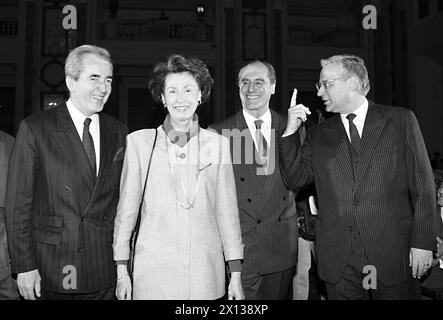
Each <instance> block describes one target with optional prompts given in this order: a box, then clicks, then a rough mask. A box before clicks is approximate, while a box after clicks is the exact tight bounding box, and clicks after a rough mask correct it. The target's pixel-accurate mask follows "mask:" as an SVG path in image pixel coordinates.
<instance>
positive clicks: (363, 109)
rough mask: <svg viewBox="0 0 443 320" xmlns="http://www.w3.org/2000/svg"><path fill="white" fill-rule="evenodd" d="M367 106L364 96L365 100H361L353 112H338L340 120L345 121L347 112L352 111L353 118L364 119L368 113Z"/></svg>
mask: <svg viewBox="0 0 443 320" xmlns="http://www.w3.org/2000/svg"><path fill="white" fill-rule="evenodd" d="M368 108H369V102H368V99H366V98H365V100H364V101H363V103H362V104H361V105H360V106H359V107H358V108H357V109H356V110H354V111H353V112H349V113H342V114H340V116H341V119H342V121H345V120H346V121H347V119H346V117H347V115H348V114H350V113H353V114H355V120H357V121H362V120H363V121H364V120H365V119H366V114H367V113H368Z"/></svg>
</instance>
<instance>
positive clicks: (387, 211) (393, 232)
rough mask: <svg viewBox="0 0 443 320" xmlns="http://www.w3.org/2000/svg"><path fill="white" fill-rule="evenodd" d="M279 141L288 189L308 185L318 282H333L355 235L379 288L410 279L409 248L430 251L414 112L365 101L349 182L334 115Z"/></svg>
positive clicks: (424, 157)
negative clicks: (312, 191) (315, 209)
mask: <svg viewBox="0 0 443 320" xmlns="http://www.w3.org/2000/svg"><path fill="white" fill-rule="evenodd" d="M299 141H300V140H299V137H298V134H297V133H296V134H293V135H291V136H289V137H286V138H284V139H283V141H282V147H283V150H285V153H284V157H283V159H282V160H283V161H282V166H283V168H284V170H285V171H286V173H287V175H288V180H289V181H290V184H291V185H292V186H299V185H301V184H304V183H306V182H307V181H309V180H311V179H314V180H315V185H316V189H317V194H318V200H319V210H320V213H319V222H318V224H317V226H316V249H317V255H318V263H319V274H320V276H321V277H322V278H323V279H324V280H326V281H327V282H330V283H335V282H337V281H338V280H339V278H340V277H341V275H342V272H343V270H344V266H345V264H346V262H347V257H348V256H349V253H350V245H351V235H352V228H354V227H355V225H356V226H357V227H358V229H359V230H360V235H361V239H362V241H363V245H364V248H365V251H366V254H367V256H368V258H369V262H370V264H372V265H374V266H375V267H376V268H377V277H378V280H379V281H381V283H383V284H384V285H388V286H389V285H396V284H400V283H402V282H403V281H405V280H406V279H409V278H410V277H411V274H412V273H411V268H410V267H409V266H408V265H409V249H410V248H411V247H414V248H421V249H427V250H435V246H436V242H435V236H434V232H433V222H434V219H435V214H436V210H435V186H434V182H433V174H432V170H431V166H430V162H429V158H428V154H427V151H426V147H425V144H424V141H423V138H422V135H421V132H420V128H419V125H418V123H417V120H416V118H415V116H414V114H413V113H412V112H411V111H409V110H407V109H403V108H397V107H390V106H382V105H377V104H374V103H372V102H369V109H368V113H367V116H366V120H365V124H364V129H363V135H362V140H361V151H360V157H359V160H358V164H357V168H356V173H355V179H354V175H353V168H352V166H353V165H352V163H351V158H350V153H349V139H348V137H347V135H346V132H345V129H344V126H343V124H342V122H341V119H340V115H335V116H334V117H332V118H330V119H328V120H327V121H325V122H324V123H322V124H320V125H317V126H316V127H314V128H312V130H311V131H310V132H309V134H308V136H307V139H306V142H305V144H304V145H303V148H301V146H300V142H299Z"/></svg>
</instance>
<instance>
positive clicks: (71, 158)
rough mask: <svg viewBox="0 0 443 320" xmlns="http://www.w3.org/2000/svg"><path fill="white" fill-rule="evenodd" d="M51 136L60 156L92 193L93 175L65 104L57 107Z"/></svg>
mask: <svg viewBox="0 0 443 320" xmlns="http://www.w3.org/2000/svg"><path fill="white" fill-rule="evenodd" d="M51 134H52V139H53V140H54V142H55V143H56V144H57V145H58V147H59V148H60V151H61V154H62V155H63V156H64V157H65V158H66V159H67V161H68V162H69V163H71V165H72V167H73V168H75V170H77V171H78V172H79V174H80V176H81V177H82V178H83V180H84V181H85V185H86V187H87V188H88V190H89V191H90V192H92V190H93V188H94V180H95V179H94V175H93V173H92V169H91V165H90V164H89V160H88V157H87V155H86V152H85V149H84V147H83V144H82V142H81V140H80V137H79V135H78V132H77V130H76V128H75V126H74V122H72V119H71V116H70V115H69V112H68V108H67V107H66V104H63V105H61V106H60V107H58V110H57V128H56V129H55V130H54V131H52V133H51Z"/></svg>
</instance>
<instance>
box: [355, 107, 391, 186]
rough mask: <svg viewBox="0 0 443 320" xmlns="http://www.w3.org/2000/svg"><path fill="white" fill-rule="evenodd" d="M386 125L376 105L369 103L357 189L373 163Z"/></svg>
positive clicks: (357, 174) (358, 169)
mask: <svg viewBox="0 0 443 320" xmlns="http://www.w3.org/2000/svg"><path fill="white" fill-rule="evenodd" d="M385 123H386V118H384V117H383V116H382V115H381V113H380V112H379V110H378V109H377V107H376V105H375V104H374V103H372V102H369V108H368V113H367V114H366V119H365V124H364V127H363V134H362V139H361V147H360V156H359V163H358V166H357V172H356V179H355V180H356V186H355V187H356V188H357V187H358V185H359V184H360V183H361V182H362V179H363V176H364V173H365V171H366V170H367V169H368V166H369V163H370V162H371V159H372V155H373V154H374V149H375V147H376V146H377V144H378V141H379V140H380V137H381V133H382V131H383V128H384V126H385Z"/></svg>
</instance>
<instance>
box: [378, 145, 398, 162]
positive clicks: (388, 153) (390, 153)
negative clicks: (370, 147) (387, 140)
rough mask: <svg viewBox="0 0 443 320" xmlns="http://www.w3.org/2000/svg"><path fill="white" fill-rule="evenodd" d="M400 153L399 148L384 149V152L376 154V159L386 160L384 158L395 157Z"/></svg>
mask: <svg viewBox="0 0 443 320" xmlns="http://www.w3.org/2000/svg"><path fill="white" fill-rule="evenodd" d="M399 151H400V148H398V147H397V146H395V147H390V148H383V150H381V151H378V152H376V153H375V154H374V158H376V159H378V158H384V157H394V156H395V155H396V154H397V153H398V152H399Z"/></svg>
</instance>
